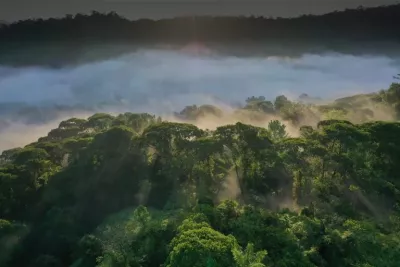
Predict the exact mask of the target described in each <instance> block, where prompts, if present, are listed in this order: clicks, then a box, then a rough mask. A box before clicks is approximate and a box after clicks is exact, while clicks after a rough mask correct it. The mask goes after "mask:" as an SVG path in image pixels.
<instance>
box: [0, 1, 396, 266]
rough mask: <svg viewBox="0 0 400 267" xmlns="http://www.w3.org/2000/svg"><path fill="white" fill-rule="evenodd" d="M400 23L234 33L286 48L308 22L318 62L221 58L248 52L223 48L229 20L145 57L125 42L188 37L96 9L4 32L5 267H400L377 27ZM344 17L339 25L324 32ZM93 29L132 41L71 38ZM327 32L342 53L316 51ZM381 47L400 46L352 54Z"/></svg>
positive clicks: (388, 108)
mask: <svg viewBox="0 0 400 267" xmlns="http://www.w3.org/2000/svg"><path fill="white" fill-rule="evenodd" d="M399 10H400V8H399V6H394V7H391V9H389V8H388V7H383V8H376V9H368V10H367V11H364V10H360V9H358V10H353V11H347V12H344V13H340V12H339V13H333V14H330V15H326V16H322V17H303V18H298V19H292V20H285V19H282V20H271V21H269V22H268V20H267V19H265V21H264V20H263V19H255V18H253V19H248V20H246V19H244V18H242V19H238V20H235V23H239V24H240V21H241V20H243V21H246V23H250V24H251V25H254V23H255V24H257V23H259V24H260V23H261V24H262V23H264V22H265V23H267V24H268V23H270V24H268V25H275V24H274V23H276V25H281V27H282V29H286V31H284V30H282V32H280V31H278V30H277V31H276V32H269V33H268V34H270V35H272V37H268V38H272V39H274V41H277V42H278V43H279V42H284V41H279V40H280V39H279V38H283V39H285V38H284V37H282V36H283V35H284V34H285V33H287V34H288V35H292V34H294V32H296V30H295V29H296V28H295V27H294V26H293V25H298V23H299V21H302V22H303V24H301V25H302V26H301V27H304V31H303V30H300V32H298V36H297V37H299V36H300V35H302V34H305V35H304V36H303V37H304V38H306V37H307V38H306V39H307V43H306V44H305V46H304V47H305V48H304V47H303V48H301V45H299V46H298V47H297V48H296V49H295V50H294V49H293V47H294V46H295V44H293V43H292V41H293V40H295V39H290V40H288V39H285V42H288V43H291V44H290V45H288V44H287V43H285V44H286V45H287V47H286V48H284V49H283V48H282V50H280V49H278V48H277V47H275V48H274V49H278V50H279V51H280V52H279V53H283V54H285V55H286V56H287V57H283V56H282V55H281V54H279V53H278V52H277V51H276V50H274V49H272V48H271V47H270V48H271V49H272V50H268V51H265V50H263V51H262V53H261V52H260V51H259V52H260V53H259V54H257V56H254V55H253V56H252V57H249V56H248V55H247V54H248V53H250V52H249V50H251V49H250V48H248V47H247V50H246V49H244V48H246V46H245V45H244V43H241V47H242V48H241V49H239V50H240V51H246V53H247V54H246V55H243V54H241V55H238V50H235V49H233V48H232V46H230V48H232V50H229V51H228V50H226V49H225V48H226V47H229V46H228V45H226V46H223V45H222V43H220V44H215V43H214V44H211V43H210V42H209V39H212V38H214V39H215V36H219V37H221V38H222V37H223V38H222V39H224V42H226V39H227V38H228V37H229V38H233V39H234V38H236V36H234V35H233V33H230V34H229V33H228V32H225V33H226V35H225V36H220V35H218V34H217V32H218V30H221V29H225V28H226V27H227V26H226V25H227V24H224V23H223V20H222V22H221V21H219V22H218V23H220V25H221V28H212V30H210V31H207V30H206V29H207V27H204V28H202V30H201V31H199V35H198V38H199V39H196V42H193V40H192V39H191V40H192V41H191V42H186V40H185V41H184V42H182V39H185V38H186V37H187V36H186V35H184V36H178V35H177V34H176V35H171V36H170V37H171V38H172V39H173V38H176V39H177V40H178V41H176V40H175V41H176V42H175V43H174V44H173V45H171V46H169V47H168V48H166V46H165V44H163V45H164V46H161V45H159V44H157V46H155V45H154V44H152V45H151V46H152V47H151V48H149V47H148V46H147V47H146V48H145V49H141V50H140V49H139V50H137V49H136V48H132V47H133V46H134V45H133V43H135V41H134V40H136V39H135V36H137V35H135V34H132V35H131V36H128V37H129V38H128V37H127V36H126V35H125V33H126V32H128V29H135V30H136V31H137V33H138V32H140V33H141V35H140V37H138V38H142V39H143V38H144V39H146V40H145V41H146V42H150V41H151V42H155V41H154V38H153V37H154V36H155V35H156V32H155V31H149V32H147V31H144V30H143V28H140V27H145V26H143V24H146V23H147V24H146V25H147V26H146V27H150V28H151V27H153V28H151V29H155V28H157V27H161V26H157V25H164V26H165V25H167V26H168V27H172V26H173V25H175V24H173V23H172V22H174V23H176V25H181V26H182V27H183V25H187V24H185V23H182V22H181V21H180V20H178V19H176V20H172V22H171V21H164V22H162V21H161V22H160V21H159V22H154V23H153V22H149V21H142V22H127V21H125V20H123V19H121V18H117V17H116V15H115V14H109V15H101V14H98V13H94V14H92V16H89V17H85V16H83V15H77V16H76V17H75V18H73V17H66V18H64V19H58V20H57V19H50V20H48V21H43V20H37V21H22V22H16V23H14V24H10V25H4V26H1V27H0V36H3V37H7V38H4V39H3V40H6V41H2V42H0V46H1V47H2V49H3V50H2V53H1V54H0V61H1V64H0V266H4V267H6V266H21V267H23V266H28V267H63V266H71V267H95V266H97V267H128V266H129V267H160V266H162V267H235V266H236V267H303V266H304V267H317V266H318V267H337V266H344V267H347V266H348V267H397V266H399V262H400V122H399V120H400V83H399V78H400V76H399V75H396V73H398V72H396V71H397V70H398V69H399V62H400V61H399V58H400V57H399V56H398V55H397V52H396V49H398V47H399V46H398V39H396V38H398V36H397V35H398V33H396V31H395V30H394V29H393V28H391V29H389V28H385V31H380V30H379V29H380V28H379V27H381V26H382V25H384V23H387V24H385V25H389V24H390V23H389V22H390V18H392V19H398V18H399V17H400V16H395V15H393V14H395V13H396V12H397V13H396V14H400V13H399ZM382 13H384V14H386V16H384V17H385V18H386V20H384V21H382V22H379V23H380V24H379V23H377V22H376V21H375V22H376V23H377V24H373V23H374V21H372V20H368V21H369V22H368V23H371V25H372V24H373V25H375V26H374V27H373V30H371V31H368V30H365V29H364V30H363V31H360V32H359V35H356V36H355V35H352V34H351V29H348V31H341V30H340V29H344V28H345V26H344V28H340V27H341V26H340V25H342V24H341V23H339V22H341V20H340V19H338V18H337V16H338V17H340V18H347V19H350V18H351V19H354V18H355V17H357V18H360V17H362V18H368V16H370V17H375V18H376V17H379V16H378V15H379V14H382ZM330 19H332V21H337V22H338V25H339V26H340V27H339V26H337V27H339V28H335V27H333V26H332V24H329V23H327V24H318V25H319V26H318V27H317V26H315V25H317V24H315V20H317V21H318V20H320V21H324V20H326V21H331V20H330ZM86 20H88V21H90V20H96V21H97V22H98V21H103V22H104V23H105V24H104V25H112V23H111V22H113V23H116V24H117V25H118V27H117V28H119V29H120V32H119V33H117V32H116V31H110V32H109V34H110V36H108V37H105V36H104V34H106V31H97V30H95V29H94V28H90V27H88V28H82V29H83V30H82V32H81V33H82V36H86V37H87V36H89V35H90V34H87V35H85V34H83V33H84V32H85V30H87V32H91V33H92V34H93V36H94V37H93V36H92V37H93V38H94V39H96V38H99V39H107V41H109V40H110V39H113V38H117V37H118V36H119V37H121V38H122V36H123V37H124V38H128V39H129V40H128V41H126V40H125V41H124V42H125V43H124V45H123V49H121V47H122V46H118V45H116V44H113V45H112V47H113V49H110V50H109V51H111V50H113V52H112V53H109V54H107V55H105V53H104V50H102V51H103V52H99V51H100V50H96V52H95V53H94V52H93V51H95V50H94V49H95V48H94V47H97V49H99V47H102V48H101V49H104V46H100V45H97V44H96V45H94V44H93V43H92V41H90V45H89V44H88V43H86V41H82V40H81V39H80V38H81V37H82V36H81V35H80V32H74V31H73V29H76V27H77V25H80V23H83V24H84V23H87V24H85V25H92V24H90V23H89V22H87V21H86ZM203 20H204V21H206V20H205V19H204V18H203ZM293 20H294V21H293ZM82 21H83V22H82ZM204 21H203V23H205V22H204ZM243 21H242V23H244V22H243ZM362 21H364V20H362ZM365 21H366V20H365ZM97 22H96V23H93V25H98V23H97ZM107 23H111V24H107ZM118 23H119V24H118ZM129 23H132V25H131V24H129ZM134 23H138V24H136V25H135V24H134ZM141 23H142V24H141ZM157 23H158V24H157ZM163 23H165V24H163ZM171 23H172V24H171ZM200 23H201V22H200ZM207 23H211V22H210V21H208V22H207ZM212 23H217V22H215V21H214V22H212ZM252 23H253V24H252ZM271 23H272V24H271ZM308 23H311V24H312V25H314V26H315V28H312V29H313V31H307V29H308V28H307V27H308V26H307V25H309V24H308ZM250 24H249V25H250ZM261 24H260V25H261ZM149 25H150V26H149ZM241 25H242V26H243V25H244V26H243V27H242V28H241V29H242V30H243V29H246V27H247V26H248V25H247V24H241ZM246 25H247V26H246ZM288 25H289V26H288ZM290 25H292V26H293V27H292V26H290ZM323 25H325V26H323ZM326 25H328V26H326ZM329 25H331V26H332V28H331V30H332V32H335V33H338V35H340V34H339V33H342V35H341V37H340V36H339V37H338V36H336V35H332V34H331V35H330V36H331V38H332V39H335V38H344V39H346V41H345V42H343V43H341V44H344V43H345V44H346V45H343V46H342V45H340V47H333V46H334V44H333V43H332V42H329V40H328V41H326V43H323V44H322V43H321V42H322V41H320V40H319V39H318V38H316V36H318V35H319V33H320V32H324V30H323V29H322V28H323V27H328V28H329ZM352 25H353V30H354V31H356V28H357V27H358V26H357V25H358V24H357V25H356V24H352ZM60 27H61V28H60ZM124 27H125V28H124ZM130 27H132V28H130ZM154 27H155V28H154ZM224 27H225V28H224ZM271 27H272V26H271ZM321 27H322V28H321ZM371 27H372V26H371ZM382 27H384V26H382ZM385 27H386V26H385ZM392 27H394V24H393V25H392ZM110 28H112V27H111V26H110ZM161 28H162V27H161ZM161 28H158V29H161ZM261 28H262V27H261V26H260V28H254V31H253V32H249V33H248V36H250V37H251V36H256V35H257V36H258V34H260V31H261ZM60 29H64V30H63V31H61V30H60ZM67 29H69V30H68V31H67ZM140 29H142V30H140ZM163 29H165V28H163ZM336 30H337V31H336ZM160 31H161V30H160ZM221 31H222V30H221ZM32 32H37V33H38V34H37V35H34V34H30V33H32ZM61 32H63V33H64V35H62V36H63V38H65V40H64V39H63V40H62V41H63V42H68V45H65V43H64V44H63V45H60V43H57V44H56V43H55V41H54V40H53V39H57V38H59V36H58V35H57V34H59V33H61ZM146 32H147V33H148V34H146ZM161 32H164V31H161ZM201 32H202V34H203V40H201ZM239 32H240V31H239ZM243 32H246V30H243ZM243 32H242V33H243ZM180 33H181V34H182V31H181V32H180ZM206 33H207V34H208V35H207V36H206V35H205V34H206ZM278 33H279V34H278ZM118 34H119V35H118ZM235 34H236V33H235ZM237 34H239V33H237ZM252 34H253V35H252ZM268 34H267V35H268ZM274 34H275V35H274ZM313 34H314V37H310V36H308V35H313ZM396 34H397V35H396ZM153 35H154V36H153ZM278 35H279V36H278ZM306 35H307V36H306ZM327 35H329V34H327ZM199 36H200V37H199ZM204 36H206V37H207V38H209V39H207V40H206V41H205V40H204V39H206V38H205V37H204ZM241 36H242V35H241ZM248 36H247V37H248ZM263 36H264V37H265V35H263ZM389 36H390V38H389ZM264 37H263V38H264ZM303 37H302V38H303ZM82 38H83V37H82ZM160 38H164V39H165V38H167V37H165V36H161V37H160ZM190 38H192V37H190ZM190 38H189V39H190ZM229 38H228V39H229ZM265 38H266V39H265V40H263V42H270V43H272V42H273V41H272V40H270V41H266V40H267V39H268V38H267V37H265ZM277 38H278V39H277ZM293 38H294V37H293ZM299 38H300V37H299ZM385 38H386V39H385ZM214 39H213V40H214ZM344 39H343V40H344ZM370 39H380V40H384V41H385V42H386V44H385V45H387V46H386V47H391V48H394V49H392V50H390V49H386V50H383V49H382V50H379V49H378V47H377V46H376V47H375V48H373V49H375V50H374V53H372V52H370V51H367V50H363V51H362V53H361V54H357V53H356V52H354V51H355V50H357V49H356V47H357V44H359V43H362V42H365V43H366V44H367V46H368V45H370V46H369V47H374V45H372V43H371V41H370ZM149 40H150V41H149ZM168 40H169V41H171V40H170V39H168ZM304 40H305V39H304ZM304 40H303V41H304ZM13 42H14V44H15V42H17V43H18V42H21V43H23V44H24V45H25V47H23V48H18V47H16V46H13V45H12V44H13ZM96 42H97V41H96ZM126 42H133V43H131V45H127V43H126ZM171 42H172V41H171ZM229 42H232V40H231V39H229ZM72 43H74V44H72ZM300 43H301V41H299V40H298V44H300ZM77 44H79V45H77ZM82 44H84V46H85V47H86V48H87V49H88V50H87V51H92V52H93V54H91V55H89V56H87V57H85V58H84V57H82V54H79V53H78V52H77V51H76V50H75V48H76V47H77V46H79V47H81V46H82ZM182 44H189V45H182ZM303 44H304V43H303ZM374 44H375V43H374ZM388 44H389V45H388ZM119 45H120V44H119ZM135 45H137V43H135ZM140 45H142V43H141V44H140ZM247 45H249V44H247ZM12 46H13V48H11V47H12ZM367 46H366V47H367ZM49 47H53V48H54V50H52V51H53V52H54V51H56V52H54V54H57V55H59V57H58V58H57V59H55V58H54V57H53V56H52V55H53V54H51V53H52V52H51V51H50V50H51V49H49ZM110 47H111V46H110ZM117 47H119V48H118V49H117ZM177 47H180V49H177ZM217 47H225V48H224V50H223V51H222V50H218V49H217ZM289 47H291V48H289ZM315 47H319V48H321V47H322V48H321V49H322V50H323V51H324V52H322V51H319V50H318V51H317V50H315ZM86 48H85V49H86ZM350 48H351V49H350ZM381 48H382V47H381ZM285 49H286V50H285ZM360 49H361V48H360ZM106 50H107V49H106ZM133 50H134V51H133ZM233 50H235V51H236V52H234V51H233ZM328 50H329V51H328ZM43 51H45V52H43ZM66 51H68V53H67V52H66ZM80 51H81V50H80ZM143 51H144V52H143ZM160 51H161V52H160ZM252 51H253V52H254V53H256V50H252ZM335 51H336V52H337V53H336V54H335V53H333V52H335ZM382 51H383V52H382ZM209 52H211V54H210V53H209ZM265 53H266V54H268V58H267V59H265ZM338 53H339V54H338ZM233 54H234V55H233ZM239 54H240V53H239ZM261 54H263V55H264V56H261ZM100 55H101V58H99V56H100ZM77 59H79V60H77ZM359 66H361V67H359ZM189 70H192V71H189ZM393 76H394V77H393ZM166 88H167V89H166ZM285 90H286V91H285Z"/></svg>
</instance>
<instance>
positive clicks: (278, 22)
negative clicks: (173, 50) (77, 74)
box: [0, 4, 400, 43]
mask: <svg viewBox="0 0 400 267" xmlns="http://www.w3.org/2000/svg"><path fill="white" fill-rule="evenodd" d="M395 25H400V4H397V5H392V6H381V7H374V8H363V7H359V8H358V9H348V10H345V11H340V12H339V11H335V12H332V13H328V14H325V15H322V16H317V15H303V16H300V17H296V18H264V17H211V16H201V17H196V18H193V17H178V18H173V19H161V20H150V19H140V20H136V21H130V20H128V19H126V18H123V17H121V16H119V15H118V14H116V13H115V12H111V13H108V14H102V13H99V12H96V11H94V12H92V14H90V15H84V14H77V15H75V16H72V15H67V16H66V17H64V18H60V19H54V18H51V19H47V20H43V19H32V20H23V21H18V22H15V23H11V24H8V25H6V26H4V27H2V28H1V29H0V40H3V42H7V41H32V42H36V41H50V40H51V41H63V40H65V41H66V40H68V41H73V40H80V41H82V40H102V41H104V40H113V41H115V40H124V41H137V42H139V41H143V42H180V41H188V40H191V39H192V38H193V36H194V29H195V33H196V38H197V39H199V40H202V41H210V42H212V41H217V42H218V41H229V40H235V41H239V40H257V41H260V40H274V39H279V40H282V39H305V40H316V41H318V42H321V43H324V42H326V43H329V40H331V39H335V40H338V39H341V40H347V41H360V40H362V41H367V40H368V41H375V40H380V41H386V40H387V41H398V40H399V38H400V33H399V31H398V29H397V28H396V27H395Z"/></svg>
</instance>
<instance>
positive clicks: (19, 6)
mask: <svg viewBox="0 0 400 267" xmlns="http://www.w3.org/2000/svg"><path fill="white" fill-rule="evenodd" d="M398 2H399V0H0V21H1V20H2V21H6V22H13V21H16V20H21V19H27V18H48V17H60V16H64V15H65V14H76V13H88V12H90V11H92V10H96V11H99V12H109V11H115V12H117V13H118V14H120V15H123V16H125V17H127V18H129V19H138V18H154V19H159V18H165V17H174V16H183V15H252V14H253V15H262V16H267V17H268V16H273V17H278V16H280V17H292V16H298V15H301V14H323V13H327V12H330V11H334V10H343V9H345V8H356V7H358V6H360V5H363V6H379V5H388V4H394V3H398Z"/></svg>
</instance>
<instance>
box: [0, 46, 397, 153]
mask: <svg viewBox="0 0 400 267" xmlns="http://www.w3.org/2000/svg"><path fill="white" fill-rule="evenodd" d="M398 69H399V62H398V61H396V60H395V59H391V58H387V57H356V56H350V55H341V54H324V55H312V54H306V55H303V56H302V57H300V58H296V59H293V58H282V57H265V58H238V57H228V56H219V55H213V54H212V53H211V54H207V55H194V54H191V53H190V51H187V50H185V51H184V52H182V51H181V52H179V51H167V50H140V51H137V52H135V53H131V54H127V55H124V56H120V57H116V58H113V59H109V60H104V61H100V62H92V63H88V64H81V65H78V66H69V67H63V68H58V69H51V68H43V67H29V68H10V67H7V66H0V150H2V149H6V148H10V147H12V146H15V145H22V144H25V143H26V142H27V139H29V138H22V137H21V138H16V136H18V134H14V136H13V141H12V142H11V141H10V134H11V135H13V134H12V133H16V132H21V131H23V130H22V128H21V127H22V126H21V125H23V124H24V123H22V122H20V126H18V127H17V128H16V126H15V125H16V123H18V122H15V121H10V116H11V115H10V114H11V113H13V112H14V114H15V113H18V108H15V107H20V106H21V107H23V106H24V105H26V106H29V107H36V108H38V107H39V108H41V109H44V108H46V110H47V111H45V112H42V113H41V115H40V116H42V117H43V118H44V119H43V123H47V122H48V121H52V123H53V124H54V121H59V119H58V118H59V117H60V116H61V117H65V116H69V115H70V114H72V113H71V112H72V111H75V114H74V115H76V114H85V115H86V114H89V113H90V112H92V113H94V112H95V111H114V112H125V111H133V112H149V113H155V114H157V115H163V114H171V113H172V112H174V111H179V110H181V109H182V108H183V107H185V106H186V105H192V104H197V105H201V104H218V105H226V106H230V105H234V104H235V103H243V102H244V100H245V99H246V98H247V97H249V96H253V95H254V96H260V95H263V96H265V97H266V98H267V99H270V100H273V99H274V98H275V97H276V96H277V95H280V94H285V95H286V96H288V97H289V98H297V97H298V96H299V95H300V94H302V93H306V94H308V95H310V96H313V97H321V98H325V99H332V98H338V97H342V96H347V95H351V94H355V93H364V92H373V91H377V90H379V89H383V88H387V87H388V85H389V84H390V83H391V82H392V77H393V75H394V74H396V73H398ZM54 105H58V106H64V107H65V106H67V107H68V106H69V107H70V108H69V111H68V112H69V113H68V112H61V111H59V112H58V113H57V114H58V115H57V116H53V117H49V114H50V113H51V112H52V111H51V109H50V108H51V107H54ZM75 107H79V110H80V111H82V112H78V111H77V110H78V108H75ZM10 110H11V111H10ZM26 113H28V114H30V116H31V117H35V116H36V115H35V113H34V112H26ZM66 113H68V114H66ZM14 120H15V119H14ZM2 121H3V123H2ZM33 121H34V120H33ZM43 123H42V124H41V125H38V127H40V130H41V131H40V134H41V135H43V134H46V133H47V132H46V131H48V130H50V129H51V127H47V128H46V127H45V125H43ZM10 125H14V126H13V127H11V126H10ZM52 126H54V125H52ZM29 127H31V128H29V129H32V130H30V131H28V132H26V131H25V135H27V137H29V132H34V130H33V128H32V127H33V126H32V125H30V126H29ZM16 129H19V130H18V131H17V130H16ZM46 129H47V130H46ZM38 134H39V133H38ZM38 134H36V135H34V136H33V135H32V138H31V140H30V141H33V140H35V139H36V138H37V135H38ZM15 139H17V140H15ZM18 139H19V140H23V142H18Z"/></svg>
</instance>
